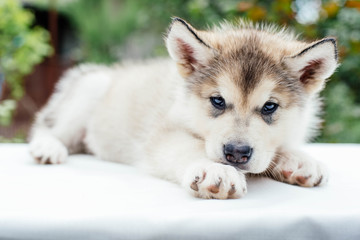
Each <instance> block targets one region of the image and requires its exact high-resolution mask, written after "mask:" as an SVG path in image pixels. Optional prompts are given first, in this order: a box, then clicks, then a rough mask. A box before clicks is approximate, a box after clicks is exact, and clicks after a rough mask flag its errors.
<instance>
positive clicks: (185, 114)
mask: <svg viewBox="0 0 360 240" xmlns="http://www.w3.org/2000/svg"><path fill="white" fill-rule="evenodd" d="M166 46H167V49H168V51H169V54H170V56H171V58H172V60H167V59H162V60H153V61H148V62H145V63H142V64H127V65H126V64H123V65H121V66H113V67H106V66H98V65H81V66H79V67H76V68H74V69H72V70H70V71H68V72H67V73H66V74H65V76H64V77H63V78H62V79H61V81H60V82H59V84H58V85H57V88H56V92H55V93H54V94H53V96H52V97H51V99H50V101H49V102H48V104H47V105H46V106H45V107H44V108H43V109H42V110H41V111H40V112H39V113H38V115H37V118H36V121H35V124H34V126H33V129H32V131H31V142H30V151H31V153H32V155H33V156H34V158H35V159H36V160H37V161H38V162H39V163H43V164H44V163H63V162H65V160H66V158H67V156H68V154H72V153H77V152H80V151H86V152H89V153H92V154H94V155H96V156H97V157H99V158H101V159H103V160H107V161H115V162H121V163H126V164H131V165H135V166H137V167H140V168H142V169H146V170H147V171H149V172H151V173H152V174H155V175H157V176H159V177H161V178H164V179H167V180H170V181H173V182H176V183H179V184H181V185H182V186H183V187H184V188H185V189H186V190H188V191H190V192H191V193H192V194H194V195H195V196H197V197H201V198H219V199H226V198H239V197H242V196H244V194H245V193H246V191H247V190H246V189H247V188H246V181H245V176H246V174H247V173H254V174H264V175H266V176H270V177H272V178H274V179H276V180H279V181H282V182H286V183H290V184H297V185H300V186H304V187H313V186H317V185H320V184H322V183H324V182H326V179H327V174H326V170H325V168H324V167H323V166H322V165H321V164H320V163H319V162H317V161H315V160H313V159H312V158H311V157H310V156H308V155H306V154H305V153H303V152H301V151H299V150H298V148H299V146H300V145H301V144H303V143H304V142H306V141H307V140H309V139H311V138H312V137H313V136H314V134H316V129H317V128H318V127H319V125H320V121H319V118H318V117H317V114H318V113H319V111H320V110H319V105H320V103H319V98H318V93H319V92H320V91H321V90H322V89H323V87H324V84H325V80H326V79H327V78H328V77H330V76H331V74H332V73H333V72H334V71H335V69H336V67H337V50H336V41H335V39H334V38H325V39H322V40H319V41H315V42H312V43H308V42H304V41H300V40H298V39H297V38H296V37H295V36H294V35H293V34H292V33H290V32H289V31H287V30H284V29H283V30H277V29H276V28H274V27H271V26H262V25H253V24H251V23H244V22H241V21H240V22H239V23H238V24H237V25H236V26H235V25H232V24H229V23H224V24H222V25H220V26H219V27H215V28H213V29H211V30H207V31H199V30H196V29H195V28H193V27H192V26H191V25H190V24H188V23H187V22H185V21H184V20H182V19H180V18H174V19H173V22H172V23H171V26H170V28H169V31H168V33H167V36H166Z"/></svg>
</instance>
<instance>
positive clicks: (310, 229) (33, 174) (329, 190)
mask: <svg viewBox="0 0 360 240" xmlns="http://www.w3.org/2000/svg"><path fill="white" fill-rule="evenodd" d="M305 150H306V151H307V152H308V153H309V154H311V155H312V156H314V157H316V158H317V159H319V160H322V161H323V162H325V163H326V165H327V166H328V168H329V171H330V180H329V183H328V185H326V186H324V187H316V188H301V187H297V186H292V185H288V184H284V183H280V182H276V181H274V180H271V179H268V178H258V177H256V178H250V179H248V194H247V195H246V196H245V197H244V198H242V199H236V200H203V199H197V198H194V197H192V196H190V195H189V194H188V193H187V192H186V191H184V190H183V189H182V188H181V187H180V186H178V185H175V184H173V183H170V182H166V181H164V180H160V179H157V178H154V177H152V176H149V175H147V174H145V173H142V172H141V171H139V170H137V169H135V168H132V167H129V166H126V165H122V164H119V163H111V162H105V161H101V160H97V159H95V158H94V157H92V156H87V155H74V156H71V157H70V158H69V159H68V162H67V163H65V164H62V165H37V164H35V163H34V162H33V160H32V158H31V157H30V155H29V153H28V151H27V145H26V144H0V239H39V240H40V239H326V240H329V239H360V174H359V169H360V159H359V156H360V145H350V144H348V145H335V144H333V145H331V144H313V145H308V146H306V147H305Z"/></svg>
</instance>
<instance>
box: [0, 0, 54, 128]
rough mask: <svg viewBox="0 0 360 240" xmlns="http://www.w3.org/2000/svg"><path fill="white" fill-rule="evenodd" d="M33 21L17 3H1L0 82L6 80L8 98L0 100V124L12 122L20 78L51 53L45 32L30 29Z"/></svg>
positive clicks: (20, 89)
mask: <svg viewBox="0 0 360 240" xmlns="http://www.w3.org/2000/svg"><path fill="white" fill-rule="evenodd" d="M33 21H34V16H33V14H32V13H31V12H30V11H28V10H25V9H23V8H22V6H21V5H20V3H19V2H18V1H17V0H0V79H3V80H5V82H6V84H7V86H8V88H9V89H10V97H11V99H6V100H3V101H0V124H1V125H9V124H10V123H11V115H12V112H13V111H14V109H15V108H16V102H17V100H19V99H20V98H21V97H22V96H23V94H24V88H23V81H22V80H23V77H24V76H25V75H26V74H29V73H30V72H31V71H32V69H33V67H34V65H36V64H38V63H40V62H41V61H42V60H43V58H44V57H45V56H48V55H50V54H51V53H52V48H51V46H50V45H49V40H50V36H49V34H48V32H47V31H46V30H45V29H43V28H40V27H33V26H32V24H33ZM3 84H4V82H3V81H1V82H0V86H2V85H3ZM0 94H1V87H0Z"/></svg>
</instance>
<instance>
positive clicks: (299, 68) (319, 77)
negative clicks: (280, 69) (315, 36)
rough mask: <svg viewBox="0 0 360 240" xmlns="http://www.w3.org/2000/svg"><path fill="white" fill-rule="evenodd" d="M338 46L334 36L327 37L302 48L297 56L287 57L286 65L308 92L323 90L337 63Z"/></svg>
mask: <svg viewBox="0 0 360 240" xmlns="http://www.w3.org/2000/svg"><path fill="white" fill-rule="evenodd" d="M337 58H338V56H337V48H336V40H335V39H334V38H325V39H322V40H320V41H317V42H315V43H312V44H311V45H310V46H309V47H307V48H305V49H304V50H302V51H301V52H300V53H298V54H296V55H295V56H291V57H286V58H285V59H284V63H285V65H286V67H287V68H288V69H289V70H290V72H291V74H293V75H294V76H295V77H296V78H297V79H298V80H299V81H300V82H301V83H302V84H303V85H304V88H305V89H306V91H307V92H308V93H310V94H311V93H316V92H319V91H320V90H322V88H323V87H324V85H325V80H326V79H327V78H328V77H330V76H331V75H332V74H333V73H334V71H335V69H336V67H337V66H338V64H337Z"/></svg>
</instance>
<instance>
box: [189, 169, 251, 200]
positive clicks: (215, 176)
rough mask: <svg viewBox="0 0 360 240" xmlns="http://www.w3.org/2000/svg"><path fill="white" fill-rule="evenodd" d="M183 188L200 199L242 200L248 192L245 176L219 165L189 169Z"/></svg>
mask: <svg viewBox="0 0 360 240" xmlns="http://www.w3.org/2000/svg"><path fill="white" fill-rule="evenodd" d="M183 186H184V187H185V188H186V189H188V190H189V191H190V192H191V193H192V194H193V195H194V196H196V197H199V198H216V199H227V198H240V197H243V196H244V195H245V194H246V192H247V189H246V180H245V175H244V174H242V173H240V172H238V171H237V170H236V169H235V168H234V167H231V166H226V165H223V164H219V163H212V164H210V165H206V166H197V167H193V168H191V169H189V170H188V171H187V173H186V174H185V177H184V180H183Z"/></svg>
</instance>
